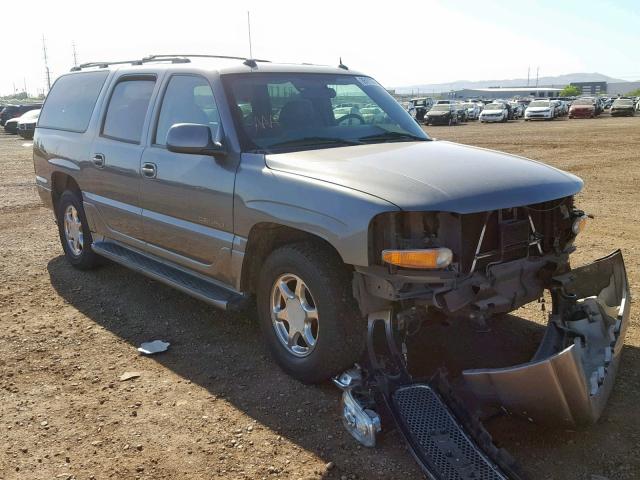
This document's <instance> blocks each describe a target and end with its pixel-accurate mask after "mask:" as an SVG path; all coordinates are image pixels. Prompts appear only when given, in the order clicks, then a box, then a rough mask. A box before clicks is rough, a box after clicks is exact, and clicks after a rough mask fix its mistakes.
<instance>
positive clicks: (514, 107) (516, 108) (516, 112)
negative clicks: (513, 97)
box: [509, 102, 524, 120]
mask: <svg viewBox="0 0 640 480" xmlns="http://www.w3.org/2000/svg"><path fill="white" fill-rule="evenodd" d="M509 106H510V107H511V117H512V118H513V119H514V120H517V119H518V118H522V117H523V116H524V107H523V106H522V104H520V103H518V102H509Z"/></svg>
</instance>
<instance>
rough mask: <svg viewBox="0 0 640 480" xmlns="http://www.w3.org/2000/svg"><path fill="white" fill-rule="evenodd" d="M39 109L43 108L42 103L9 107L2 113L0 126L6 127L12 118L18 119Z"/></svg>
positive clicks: (0, 114) (0, 113)
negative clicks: (30, 111)
mask: <svg viewBox="0 0 640 480" xmlns="http://www.w3.org/2000/svg"><path fill="white" fill-rule="evenodd" d="M38 108H42V104H41V103H30V104H27V105H7V106H6V107H4V108H3V109H2V112H0V125H4V124H5V123H6V122H7V121H8V120H10V119H12V118H17V117H19V116H20V115H22V114H23V113H26V112H28V111H29V110H36V109H38Z"/></svg>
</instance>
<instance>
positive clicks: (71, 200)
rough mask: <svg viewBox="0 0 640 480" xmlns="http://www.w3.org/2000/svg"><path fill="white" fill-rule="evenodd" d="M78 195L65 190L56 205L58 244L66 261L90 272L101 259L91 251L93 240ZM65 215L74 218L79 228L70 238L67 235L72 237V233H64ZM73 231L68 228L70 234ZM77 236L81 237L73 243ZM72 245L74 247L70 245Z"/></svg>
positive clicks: (65, 228)
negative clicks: (60, 245)
mask: <svg viewBox="0 0 640 480" xmlns="http://www.w3.org/2000/svg"><path fill="white" fill-rule="evenodd" d="M80 195H81V194H80V193H79V192H72V191H70V190H65V192H64V193H63V194H62V195H61V196H60V200H58V203H57V204H56V219H57V220H58V233H59V234H60V242H61V243H62V249H63V250H64V254H65V256H66V257H67V260H68V261H69V263H70V264H71V265H72V266H73V267H75V268H77V269H78V270H90V269H92V268H95V267H97V266H98V265H100V263H101V260H102V259H101V257H100V256H98V255H97V254H96V253H95V252H94V251H93V250H92V249H91V244H92V243H93V238H92V237H91V231H90V230H89V224H88V223H87V217H86V216H85V213H84V208H83V206H82V198H81V197H80ZM74 212H75V214H74ZM66 215H70V217H71V218H74V220H77V222H79V224H80V228H79V229H78V230H77V231H76V232H74V233H75V234H73V236H71V237H70V236H69V235H72V233H68V232H67V231H66V230H67V224H66V223H65V216H66ZM70 223H74V222H70ZM73 230H74V228H73V226H72V227H71V228H69V231H70V232H71V231H73ZM78 234H80V235H81V237H80V240H79V242H73V241H72V240H71V238H75V237H76V235H78ZM72 243H73V244H74V245H75V246H74V245H72ZM78 245H80V248H76V247H77V246H78ZM74 249H75V250H74Z"/></svg>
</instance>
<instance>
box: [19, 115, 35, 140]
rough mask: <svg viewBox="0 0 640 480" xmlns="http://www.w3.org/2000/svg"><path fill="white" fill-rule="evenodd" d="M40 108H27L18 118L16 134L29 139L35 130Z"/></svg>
mask: <svg viewBox="0 0 640 480" xmlns="http://www.w3.org/2000/svg"><path fill="white" fill-rule="evenodd" d="M39 116H40V109H37V110H29V111H28V112H27V113H25V114H23V115H22V116H21V117H20V118H19V119H18V135H20V136H21V137H22V138H26V139H31V138H33V133H34V132H35V130H36V124H37V123H38V117H39Z"/></svg>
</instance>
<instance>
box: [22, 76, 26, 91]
mask: <svg viewBox="0 0 640 480" xmlns="http://www.w3.org/2000/svg"><path fill="white" fill-rule="evenodd" d="M22 82H23V85H24V93H27V79H26V77H22Z"/></svg>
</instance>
